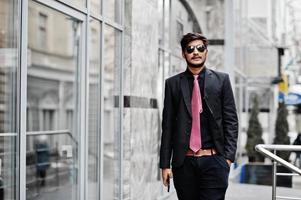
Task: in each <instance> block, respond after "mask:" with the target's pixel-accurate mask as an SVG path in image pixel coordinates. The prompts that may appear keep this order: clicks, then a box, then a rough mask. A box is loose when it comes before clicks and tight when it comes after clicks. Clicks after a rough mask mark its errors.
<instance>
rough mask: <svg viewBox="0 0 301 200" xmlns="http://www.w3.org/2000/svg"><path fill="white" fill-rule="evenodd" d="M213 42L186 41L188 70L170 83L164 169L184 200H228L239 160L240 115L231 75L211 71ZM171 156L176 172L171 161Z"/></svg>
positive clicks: (193, 36) (191, 36) (196, 37)
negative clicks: (231, 177) (208, 63)
mask: <svg viewBox="0 0 301 200" xmlns="http://www.w3.org/2000/svg"><path fill="white" fill-rule="evenodd" d="M207 45H208V40H207V38H206V37H205V36H204V35H202V34H200V33H188V34H186V35H184V36H183V38H182V40H181V47H182V56H183V58H184V59H185V60H186V63H187V69H186V71H184V72H182V73H180V74H177V75H175V76H173V77H171V78H168V79H167V80H166V81H165V99H164V109H163V121H162V138H161V149H160V168H161V169H162V178H163V184H164V185H165V186H168V185H169V179H170V178H171V177H173V180H174V185H175V188H176V191H177V195H178V198H179V199H180V200H223V199H224V198H225V193H226V189H227V187H228V175H229V170H230V165H231V163H232V162H233V161H234V158H235V152H236V146H237V145H236V143H237V136H238V119H237V113H236V108H235V102H234V97H233V92H232V88H231V84H230V79H229V76H228V74H225V73H221V72H216V71H213V70H211V69H208V68H207V67H206V66H205V62H206V59H207V56H208V49H207ZM171 160H172V163H171V164H172V170H171V169H170V161H171Z"/></svg>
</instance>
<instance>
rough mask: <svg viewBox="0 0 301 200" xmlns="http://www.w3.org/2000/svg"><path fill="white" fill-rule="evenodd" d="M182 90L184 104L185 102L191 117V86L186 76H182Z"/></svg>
mask: <svg viewBox="0 0 301 200" xmlns="http://www.w3.org/2000/svg"><path fill="white" fill-rule="evenodd" d="M181 90H182V94H183V97H184V102H185V105H186V108H187V110H188V112H189V114H190V116H192V115H191V100H190V92H189V85H188V79H187V77H186V76H182V79H181Z"/></svg>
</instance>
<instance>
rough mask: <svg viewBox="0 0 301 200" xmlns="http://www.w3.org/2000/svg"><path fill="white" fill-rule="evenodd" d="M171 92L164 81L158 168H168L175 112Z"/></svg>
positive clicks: (167, 83)
mask: <svg viewBox="0 0 301 200" xmlns="http://www.w3.org/2000/svg"><path fill="white" fill-rule="evenodd" d="M172 99H173V98H172V91H171V88H170V85H169V82H168V79H167V80H166V81H165V96H164V107H163V117H162V136H161V148H160V168H162V169H164V168H170V160H171V154H172V131H173V124H174V119H175V116H174V114H175V112H174V106H173V100H172Z"/></svg>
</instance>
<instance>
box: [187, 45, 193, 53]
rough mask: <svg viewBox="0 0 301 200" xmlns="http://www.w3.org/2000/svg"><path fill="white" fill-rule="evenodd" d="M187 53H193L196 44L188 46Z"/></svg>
mask: <svg viewBox="0 0 301 200" xmlns="http://www.w3.org/2000/svg"><path fill="white" fill-rule="evenodd" d="M186 51H187V53H192V52H193V51H194V46H189V47H187V48H186Z"/></svg>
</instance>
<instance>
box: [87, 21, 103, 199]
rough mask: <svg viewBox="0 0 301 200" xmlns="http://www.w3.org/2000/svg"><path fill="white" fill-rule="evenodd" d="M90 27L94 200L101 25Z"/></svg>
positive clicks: (92, 196) (91, 183)
mask: <svg viewBox="0 0 301 200" xmlns="http://www.w3.org/2000/svg"><path fill="white" fill-rule="evenodd" d="M90 25H91V27H90V30H91V31H90V32H91V37H90V58H89V59H90V69H89V120H88V122H89V124H88V127H89V131H88V134H89V152H88V155H89V157H88V184H89V186H88V188H89V191H88V199H91V200H94V199H98V196H97V194H98V186H97V183H98V182H99V173H98V172H99V171H98V162H99V153H98V152H99V142H98V141H99V129H100V128H99V117H100V115H99V113H100V109H99V108H100V105H99V104H100V99H99V97H100V23H99V22H98V21H96V20H92V21H91V23H90Z"/></svg>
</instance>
